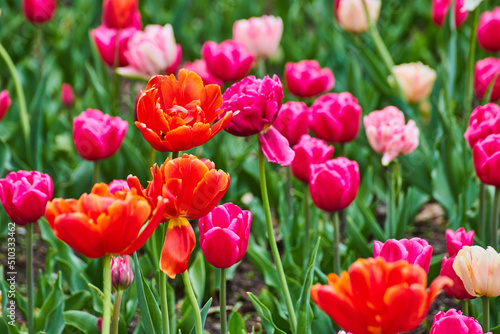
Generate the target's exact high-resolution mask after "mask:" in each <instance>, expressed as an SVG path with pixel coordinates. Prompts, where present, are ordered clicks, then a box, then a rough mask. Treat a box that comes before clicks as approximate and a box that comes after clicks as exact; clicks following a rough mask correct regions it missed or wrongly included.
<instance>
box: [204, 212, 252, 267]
mask: <svg viewBox="0 0 500 334" xmlns="http://www.w3.org/2000/svg"><path fill="white" fill-rule="evenodd" d="M251 223H252V213H251V212H250V211H247V210H241V209H240V208H239V207H238V206H236V205H234V204H232V203H226V204H223V205H219V206H217V207H215V208H214V209H213V210H212V211H210V212H209V213H208V214H207V215H206V216H204V217H202V218H200V220H199V221H198V225H199V230H200V247H201V250H202V251H203V254H204V255H205V258H206V259H207V261H208V263H210V264H211V265H212V266H214V267H216V268H224V269H226V268H229V267H231V266H233V265H234V264H235V263H238V262H240V261H241V259H243V256H245V253H246V251H247V247H248V238H249V236H250V225H251Z"/></svg>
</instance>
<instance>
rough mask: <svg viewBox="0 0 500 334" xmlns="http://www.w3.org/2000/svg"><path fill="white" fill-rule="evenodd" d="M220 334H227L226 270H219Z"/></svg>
mask: <svg viewBox="0 0 500 334" xmlns="http://www.w3.org/2000/svg"><path fill="white" fill-rule="evenodd" d="M219 302H220V334H227V315H226V269H225V268H221V269H220V290H219Z"/></svg>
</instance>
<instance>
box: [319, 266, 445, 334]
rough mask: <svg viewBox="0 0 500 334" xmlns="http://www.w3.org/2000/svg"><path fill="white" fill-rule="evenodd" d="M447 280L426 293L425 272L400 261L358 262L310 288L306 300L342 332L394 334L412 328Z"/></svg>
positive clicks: (416, 324) (441, 281)
mask: <svg viewBox="0 0 500 334" xmlns="http://www.w3.org/2000/svg"><path fill="white" fill-rule="evenodd" d="M448 284H451V280H450V279H449V278H448V277H438V278H436V279H435V280H434V281H433V282H432V283H431V285H430V287H429V290H427V291H426V287H427V275H426V274H425V271H424V270H423V269H422V268H421V267H419V266H415V265H411V264H409V263H408V262H406V261H397V262H395V263H388V262H385V260H384V259H383V258H380V257H379V258H376V259H373V258H370V259H359V260H357V261H356V262H355V263H353V264H352V265H351V266H350V267H349V271H348V272H345V271H344V272H342V274H341V276H340V277H339V276H337V275H336V274H329V275H328V285H323V286H322V285H320V284H319V283H318V284H316V285H314V286H312V287H311V298H312V300H313V302H314V303H315V304H316V305H318V307H319V308H320V309H321V310H322V311H323V312H325V313H326V314H327V315H328V316H329V317H331V318H332V319H333V321H335V323H337V324H338V325H339V326H340V327H341V328H343V329H344V330H345V331H349V332H352V333H356V334H373V333H384V334H396V333H400V332H409V331H411V330H413V329H415V328H417V327H418V326H419V325H420V323H422V321H423V320H424V318H425V316H426V315H427V312H429V307H430V306H431V304H432V303H433V302H434V300H435V299H436V297H437V295H438V293H439V291H440V290H441V289H442V287H443V286H445V285H448Z"/></svg>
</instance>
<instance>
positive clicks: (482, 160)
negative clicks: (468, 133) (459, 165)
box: [472, 134, 500, 187]
mask: <svg viewBox="0 0 500 334" xmlns="http://www.w3.org/2000/svg"><path fill="white" fill-rule="evenodd" d="M499 153H500V134H492V135H489V136H488V137H486V139H484V140H480V141H478V142H477V143H476V145H474V147H473V149H472V158H473V162H474V169H475V170H476V174H477V177H478V178H479V180H481V182H483V183H485V184H489V185H492V186H495V187H500V173H498V170H499V169H500V154H499Z"/></svg>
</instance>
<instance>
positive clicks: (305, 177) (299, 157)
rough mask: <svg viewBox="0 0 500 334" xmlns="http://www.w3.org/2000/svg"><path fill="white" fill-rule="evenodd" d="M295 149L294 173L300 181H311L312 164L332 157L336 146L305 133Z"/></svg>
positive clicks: (292, 166)
mask: <svg viewBox="0 0 500 334" xmlns="http://www.w3.org/2000/svg"><path fill="white" fill-rule="evenodd" d="M293 150H294V152H295V158H294V159H293V162H292V165H291V169H292V174H293V176H295V177H296V178H297V179H299V180H300V181H302V182H305V183H309V179H310V177H311V166H312V165H314V164H321V163H324V162H326V161H328V160H330V159H332V158H333V151H334V147H333V146H329V145H328V144H327V143H326V142H325V141H324V140H321V139H318V138H314V137H311V136H309V135H303V136H302V137H300V140H299V143H298V144H297V145H295V146H294V147H293Z"/></svg>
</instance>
